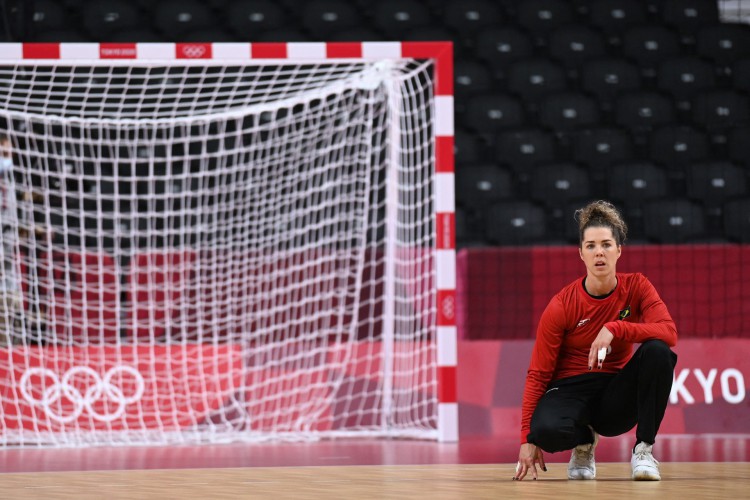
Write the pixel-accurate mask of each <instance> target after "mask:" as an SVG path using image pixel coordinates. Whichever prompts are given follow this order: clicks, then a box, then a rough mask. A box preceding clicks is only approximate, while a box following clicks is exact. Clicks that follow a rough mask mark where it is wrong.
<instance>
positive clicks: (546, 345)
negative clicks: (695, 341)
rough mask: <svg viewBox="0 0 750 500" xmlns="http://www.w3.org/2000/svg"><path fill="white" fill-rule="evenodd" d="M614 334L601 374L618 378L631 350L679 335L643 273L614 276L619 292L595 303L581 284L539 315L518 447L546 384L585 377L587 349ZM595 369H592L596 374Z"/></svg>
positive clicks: (572, 286)
mask: <svg viewBox="0 0 750 500" xmlns="http://www.w3.org/2000/svg"><path fill="white" fill-rule="evenodd" d="M604 326H606V327H607V329H608V330H609V331H610V332H612V335H614V339H612V345H611V346H612V352H611V353H610V354H608V355H607V358H606V360H605V362H604V365H603V367H602V369H601V370H599V371H600V372H604V373H616V372H618V371H619V370H621V369H622V367H623V366H625V364H626V363H627V362H628V360H630V357H631V356H632V354H633V349H632V346H633V344H636V343H642V342H644V341H646V340H651V339H659V340H663V341H664V342H665V343H666V344H667V345H669V346H670V347H673V346H674V345H675V344H676V343H677V329H676V327H675V324H674V321H673V320H672V316H670V314H669V311H668V310H667V306H666V305H664V302H662V300H661V298H660V297H659V294H658V293H657V292H656V289H655V288H654V286H653V285H652V284H651V282H650V281H649V280H648V279H647V278H646V277H645V276H644V275H643V274H641V273H632V274H621V273H617V286H616V287H615V290H614V291H613V292H612V293H611V294H610V295H609V296H607V297H606V298H603V299H596V298H594V297H592V296H591V295H589V294H588V293H587V292H586V290H585V289H584V287H583V278H579V279H577V280H576V281H574V282H573V283H571V284H569V285H568V286H566V287H565V288H563V289H562V290H561V291H560V292H559V293H558V294H557V295H555V296H554V297H553V298H552V300H550V302H549V304H548V305H547V307H546V308H545V310H544V313H542V317H541V319H540V321H539V327H538V328H537V334H536V342H535V343H534V349H533V352H532V354H531V363H530V364H529V371H528V373H527V375H526V386H525V387H524V392H523V404H522V416H521V443H525V442H526V436H527V435H528V433H529V428H530V423H531V416H532V414H533V413H534V409H535V408H536V405H537V402H538V401H539V398H541V397H542V395H543V394H544V392H545V391H546V390H547V386H548V385H549V383H550V382H552V381H555V380H559V379H562V378H566V377H572V376H574V375H580V374H583V373H589V369H588V360H589V351H590V349H591V343H592V342H593V341H594V339H595V338H596V336H597V335H598V334H599V331H600V330H601V329H602V327H604ZM594 369H596V368H594Z"/></svg>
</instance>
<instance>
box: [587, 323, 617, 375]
mask: <svg viewBox="0 0 750 500" xmlns="http://www.w3.org/2000/svg"><path fill="white" fill-rule="evenodd" d="M613 338H615V336H614V335H612V332H610V331H609V330H607V327H606V326H603V327H602V329H601V330H599V335H597V336H596V338H595V339H594V341H593V342H592V343H591V350H590V351H589V370H593V369H594V363H596V367H597V368H598V369H600V370H601V369H602V364H603V363H604V360H603V359H598V353H599V350H600V349H604V350H605V352H607V354H609V352H610V351H611V349H610V346H611V344H612V339H613Z"/></svg>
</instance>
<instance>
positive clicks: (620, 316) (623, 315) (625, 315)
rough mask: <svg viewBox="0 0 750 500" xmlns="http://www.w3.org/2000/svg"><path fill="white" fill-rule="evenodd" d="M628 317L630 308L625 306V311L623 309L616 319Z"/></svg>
mask: <svg viewBox="0 0 750 500" xmlns="http://www.w3.org/2000/svg"><path fill="white" fill-rule="evenodd" d="M629 317H630V306H627V307H626V308H625V309H623V310H622V311H620V312H619V313H618V314H617V318H618V319H625V318H629Z"/></svg>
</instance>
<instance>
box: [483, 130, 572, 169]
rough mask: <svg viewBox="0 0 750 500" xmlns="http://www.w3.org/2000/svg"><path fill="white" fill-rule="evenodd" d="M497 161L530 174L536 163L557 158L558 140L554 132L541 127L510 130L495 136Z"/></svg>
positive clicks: (548, 161) (547, 161) (539, 163)
mask: <svg viewBox="0 0 750 500" xmlns="http://www.w3.org/2000/svg"><path fill="white" fill-rule="evenodd" d="M495 147H496V149H495V161H497V162H498V163H500V164H502V165H506V166H508V167H510V168H511V169H513V170H515V171H516V173H517V174H519V175H526V176H528V175H529V174H530V173H531V172H532V171H533V167H534V166H536V165H541V164H543V163H550V162H552V161H554V160H555V159H556V158H557V142H556V140H555V136H554V134H553V133H551V132H548V131H545V130H541V129H539V128H529V129H520V130H508V131H504V132H500V133H499V134H497V136H496V138H495Z"/></svg>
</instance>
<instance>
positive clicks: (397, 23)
mask: <svg viewBox="0 0 750 500" xmlns="http://www.w3.org/2000/svg"><path fill="white" fill-rule="evenodd" d="M372 20H373V24H374V26H375V28H377V29H379V30H381V31H382V32H383V33H384V34H385V36H386V37H389V38H391V39H393V40H402V39H404V38H406V35H407V34H408V33H409V32H410V31H412V30H414V29H416V28H421V27H424V26H429V25H431V24H432V17H431V15H430V11H429V9H428V8H427V6H426V5H424V4H423V3H422V2H419V1H417V0H384V1H381V2H377V4H376V5H375V7H374V9H373V16H372Z"/></svg>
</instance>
